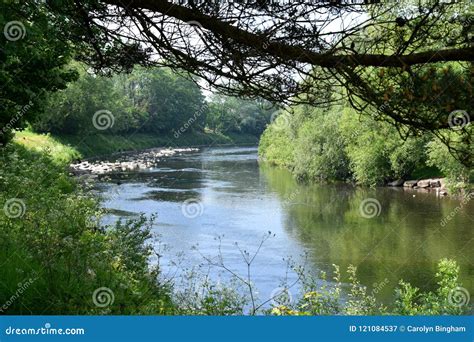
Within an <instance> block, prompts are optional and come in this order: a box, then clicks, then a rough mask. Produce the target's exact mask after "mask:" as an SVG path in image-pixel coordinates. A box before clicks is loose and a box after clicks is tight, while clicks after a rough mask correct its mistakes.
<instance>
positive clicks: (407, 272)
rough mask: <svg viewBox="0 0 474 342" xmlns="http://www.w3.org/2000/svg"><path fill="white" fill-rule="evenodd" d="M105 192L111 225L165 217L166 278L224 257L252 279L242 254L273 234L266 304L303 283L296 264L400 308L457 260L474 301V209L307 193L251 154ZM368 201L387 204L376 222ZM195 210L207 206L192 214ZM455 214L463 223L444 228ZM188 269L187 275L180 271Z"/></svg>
mask: <svg viewBox="0 0 474 342" xmlns="http://www.w3.org/2000/svg"><path fill="white" fill-rule="evenodd" d="M117 178H120V179H121V180H120V184H119V185H118V184H117ZM99 189H100V191H101V192H102V193H103V194H104V198H105V202H104V206H105V207H106V208H109V209H113V211H111V212H112V214H110V215H109V216H108V217H107V218H106V219H107V221H108V222H110V221H112V220H115V219H117V218H118V217H129V216H130V215H132V216H133V215H137V214H138V213H145V214H146V215H151V214H154V213H156V214H157V220H156V222H155V224H154V227H153V231H154V232H156V233H158V234H160V235H161V239H160V240H161V243H162V244H165V245H166V246H167V247H168V250H166V252H165V253H163V257H162V260H161V261H160V263H161V264H162V265H164V266H163V267H164V271H165V274H166V273H168V274H175V273H176V272H178V273H179V271H177V270H178V269H182V268H183V267H193V266H197V265H199V264H202V263H203V261H204V260H203V255H204V256H207V257H211V258H212V257H217V256H218V255H219V254H221V255H222V258H223V260H224V262H225V263H226V265H228V266H229V267H230V268H231V269H232V270H233V271H236V272H238V273H239V274H243V275H245V274H246V272H247V268H246V264H245V262H244V260H243V258H242V255H241V252H240V250H239V247H240V249H245V250H247V251H249V252H250V253H252V252H254V251H256V249H257V248H258V245H259V244H260V242H261V240H262V237H263V236H264V235H265V233H266V232H268V231H271V232H272V233H273V234H275V236H274V237H272V238H270V239H269V240H268V241H266V242H265V244H264V245H263V247H262V249H261V250H260V252H259V253H258V255H257V257H256V258H255V260H254V262H253V264H252V268H251V271H252V280H253V282H254V283H255V285H256V286H257V288H258V291H259V294H260V297H261V298H262V299H266V298H268V297H270V295H271V293H272V291H274V289H275V288H278V287H279V285H280V283H281V280H282V278H284V277H288V278H289V280H290V281H291V280H292V279H295V275H294V274H292V273H290V274H288V273H287V261H285V260H286V259H287V258H289V257H291V258H292V259H293V260H294V261H295V262H296V263H300V264H302V263H306V267H307V268H308V271H309V272H313V273H314V274H318V273H319V271H326V272H328V273H330V272H332V270H333V268H332V264H337V265H340V266H341V269H343V270H344V269H345V268H346V267H347V266H348V265H350V264H353V265H356V266H358V271H359V277H360V280H361V282H362V284H364V285H367V286H368V287H369V290H372V289H373V288H374V287H375V292H376V296H377V297H379V299H380V300H383V301H388V300H390V299H391V297H392V296H393V293H394V288H395V287H396V286H397V283H398V281H399V280H400V279H404V280H407V281H410V282H412V283H413V284H414V285H416V286H418V287H421V288H423V289H431V288H433V286H434V281H435V280H434V279H433V274H434V272H435V266H436V263H437V261H438V260H439V259H441V258H445V257H447V258H453V259H455V260H456V261H457V262H458V263H459V265H460V266H461V271H462V275H461V280H462V282H463V285H464V287H465V288H466V289H468V291H469V292H470V293H471V294H474V265H473V263H474V248H473V245H474V239H473V238H474V235H473V230H472V229H473V226H474V224H473V223H474V203H473V202H474V201H471V202H470V203H467V204H466V205H461V202H460V201H459V200H455V199H451V198H438V197H436V195H434V194H432V193H420V192H416V191H409V190H404V189H401V188H396V189H394V188H378V189H364V188H353V187H350V186H347V185H311V186H304V185H298V184H296V183H295V181H294V180H293V178H292V177H291V175H290V174H289V173H288V172H287V171H285V170H280V169H276V168H272V167H268V166H266V165H259V164H258V163H257V149H256V148H241V147H235V148H209V149H202V150H200V151H199V152H191V153H184V154H181V155H179V156H174V157H170V158H168V159H164V160H163V161H161V162H160V163H159V165H157V166H156V167H153V168H150V169H146V170H141V171H138V172H128V173H122V174H118V175H115V176H112V180H109V181H102V182H101V183H100V184H99ZM368 198H370V199H375V200H377V201H378V202H379V203H380V212H379V215H378V216H375V217H373V218H366V217H363V216H361V214H360V206H361V203H362V202H363V201H364V200H366V199H368ZM186 200H188V201H189V200H192V201H197V202H196V203H197V204H195V205H194V206H188V207H183V203H184V202H185V201H186ZM183 209H187V210H188V214H191V215H188V216H194V215H193V214H194V212H193V210H194V209H197V210H198V212H197V213H198V214H201V215H198V216H197V217H194V218H193V217H186V216H185V215H183ZM452 211H455V212H457V214H456V215H455V216H454V217H453V218H452V219H451V220H449V221H448V222H447V223H446V224H445V225H441V222H442V220H443V219H444V218H445V217H447V216H448V215H449V214H450V213H451V212H452ZM217 237H220V239H216V238H217ZM235 243H238V246H236V245H235ZM193 246H197V247H196V248H193ZM219 246H220V252H219ZM304 255H306V256H304ZM178 260H181V261H180V265H181V266H180V267H176V266H173V265H170V263H172V262H176V261H178ZM211 275H212V276H213V277H215V278H216V279H215V280H217V278H218V277H219V275H218V274H217V273H211ZM220 276H222V277H226V275H225V274H224V275H220Z"/></svg>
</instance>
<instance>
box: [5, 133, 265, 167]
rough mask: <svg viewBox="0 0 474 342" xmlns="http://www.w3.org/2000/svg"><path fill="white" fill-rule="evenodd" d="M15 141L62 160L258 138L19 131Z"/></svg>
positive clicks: (252, 141) (239, 142)
mask: <svg viewBox="0 0 474 342" xmlns="http://www.w3.org/2000/svg"><path fill="white" fill-rule="evenodd" d="M14 141H15V142H17V143H19V144H21V145H23V146H25V147H27V148H30V149H33V150H36V151H41V150H44V149H48V150H50V151H51V152H52V155H53V156H54V158H55V159H56V160H57V161H58V162H61V161H67V160H68V158H69V159H76V158H88V157H93V156H99V155H106V154H111V153H115V152H122V151H133V150H142V149H147V148H152V147H165V146H166V147H188V146H220V145H256V144H257V143H258V138H257V137H255V136H253V135H248V134H228V135H222V134H218V133H211V132H209V133H193V134H183V135H181V136H179V137H178V138H175V137H174V136H173V135H154V134H141V133H140V134H134V135H125V136H124V135H109V134H96V135H86V136H77V135H60V136H57V135H55V136H52V135H50V134H37V133H33V132H30V131H22V132H17V133H16V134H15V138H14Z"/></svg>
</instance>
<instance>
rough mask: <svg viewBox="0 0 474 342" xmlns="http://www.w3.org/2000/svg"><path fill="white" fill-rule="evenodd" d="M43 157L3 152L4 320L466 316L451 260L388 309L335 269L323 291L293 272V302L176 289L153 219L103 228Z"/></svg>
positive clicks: (220, 290)
mask: <svg viewBox="0 0 474 342" xmlns="http://www.w3.org/2000/svg"><path fill="white" fill-rule="evenodd" d="M52 151H53V153H54V151H58V150H57V149H56V150H55V149H53V150H52ZM47 152H48V151H43V152H35V151H29V150H27V149H25V148H24V147H21V146H10V147H8V148H7V149H4V150H2V153H1V155H0V165H1V167H0V203H1V204H2V206H3V210H1V211H0V237H1V239H0V265H1V268H2V273H1V277H0V284H1V291H0V304H1V305H2V306H0V314H189V315H241V314H268V315H331V314H338V315H356V314H357V315H360V314H366V315H374V314H388V313H392V314H403V315H415V314H416V315H438V314H462V313H464V312H465V311H466V309H467V307H466V306H459V305H458V304H459V303H457V302H453V301H452V297H453V296H452V294H453V291H455V290H456V289H457V288H458V287H460V286H461V285H460V284H459V282H458V274H459V268H458V266H457V265H456V263H455V262H453V261H449V260H442V261H441V262H440V264H439V266H438V273H437V274H436V277H437V279H438V288H437V289H436V290H435V291H434V292H421V291H420V290H419V289H416V288H415V287H413V286H411V285H410V284H408V283H405V282H400V285H399V288H398V290H397V293H396V300H395V302H394V303H393V305H391V306H390V307H389V308H386V307H383V306H381V305H380V304H378V303H377V301H376V299H375V297H374V296H373V295H372V294H371V293H367V290H366V288H365V287H364V286H362V285H361V284H360V283H359V281H358V280H357V277H356V269H355V268H353V267H350V268H349V270H348V272H349V274H350V277H349V280H350V288H349V292H348V294H347V295H346V293H347V291H346V290H345V289H344V290H343V284H342V283H341V281H340V279H341V278H340V273H339V269H338V268H336V269H335V274H334V279H333V280H334V281H333V282H329V281H328V282H324V284H326V285H322V286H320V285H316V284H317V283H320V281H319V282H318V281H316V279H315V278H312V277H310V276H309V275H308V274H306V273H305V272H304V270H303V269H301V268H295V271H296V272H297V273H298V274H299V278H300V279H301V285H302V286H301V289H302V294H301V295H300V296H299V299H298V301H296V302H295V303H293V302H288V301H287V300H286V299H285V291H283V293H281V294H276V295H275V297H274V298H270V299H264V300H263V301H262V302H257V299H256V297H257V296H255V293H254V291H255V288H254V287H253V286H252V284H251V279H248V280H246V279H244V278H240V280H239V279H234V282H229V283H227V284H224V285H220V284H216V283H213V282H211V281H209V279H208V278H204V279H202V278H200V276H199V275H198V274H190V275H189V277H187V278H185V279H184V283H185V286H181V287H179V288H178V287H177V288H175V289H174V288H173V284H172V283H171V282H170V281H169V279H168V280H166V279H163V278H162V276H161V274H160V268H159V266H157V267H150V265H149V260H150V257H151V256H152V255H153V253H154V250H153V249H152V246H151V244H150V239H151V238H152V236H151V235H150V228H151V223H152V220H153V219H150V220H147V219H145V218H143V217H140V218H137V219H134V220H129V221H126V222H118V223H116V224H115V225H113V226H108V227H101V226H100V225H99V223H98V219H99V218H100V216H101V210H100V208H99V205H98V202H97V200H96V199H94V198H92V197H90V196H89V195H87V192H84V191H83V190H81V187H79V186H78V184H76V183H75V182H74V181H73V180H72V179H71V178H70V177H69V176H68V175H67V174H66V172H65V171H64V167H63V166H64V165H61V163H58V161H57V159H56V160H55V161H53V160H52V156H51V155H48V153H47ZM50 153H51V150H50ZM12 200H13V201H14V202H11V201H12ZM7 204H8V205H7ZM249 267H250V265H249ZM321 278H323V279H325V275H324V274H323V275H322V276H321V277H320V278H319V279H321ZM242 281H243V283H242ZM250 298H252V301H250ZM271 302H273V303H274V304H273V305H271V304H270V303H271ZM265 304H266V305H265ZM269 306H272V307H271V308H268V307H269ZM249 308H250V309H249Z"/></svg>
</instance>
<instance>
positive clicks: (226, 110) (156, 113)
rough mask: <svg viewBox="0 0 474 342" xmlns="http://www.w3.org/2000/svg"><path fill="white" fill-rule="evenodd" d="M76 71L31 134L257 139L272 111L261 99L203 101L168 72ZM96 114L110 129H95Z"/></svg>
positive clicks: (53, 97)
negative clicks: (197, 135) (216, 135)
mask: <svg viewBox="0 0 474 342" xmlns="http://www.w3.org/2000/svg"><path fill="white" fill-rule="evenodd" d="M75 68H76V69H78V71H79V78H78V80H77V81H76V82H73V83H71V84H70V85H69V86H68V87H67V88H66V89H64V90H60V91H57V92H55V93H51V94H50V95H49V96H48V98H47V100H46V101H45V103H44V104H43V105H44V107H45V109H46V110H45V111H44V113H43V114H42V115H40V116H38V117H37V118H36V119H35V120H34V121H33V122H32V128H33V129H34V130H35V131H38V132H51V133H54V134H73V135H74V134H94V133H111V134H121V133H124V134H127V133H133V132H137V133H138V132H139V133H164V134H166V133H173V132H177V131H179V132H180V134H182V133H193V132H203V131H204V130H206V129H208V130H211V131H214V132H219V133H223V134H226V133H245V134H251V135H255V136H259V135H260V134H261V133H262V132H263V131H264V129H265V127H266V126H267V124H268V123H269V122H270V120H271V114H272V112H274V111H275V108H273V107H272V106H271V105H270V104H269V103H267V102H266V101H263V100H255V101H249V100H242V99H237V98H230V97H226V96H220V95H217V94H215V95H212V96H211V97H210V98H209V99H206V97H205V96H204V94H203V93H202V91H201V89H200V88H199V86H198V85H197V84H196V83H195V82H193V80H191V79H189V78H186V77H184V76H182V75H180V74H178V73H176V72H173V71H171V70H170V69H167V68H148V69H144V68H136V69H135V70H134V71H133V72H131V73H128V74H123V73H122V74H118V75H115V76H113V77H105V76H98V75H96V74H94V73H91V72H90V70H87V69H86V67H85V66H84V65H82V64H77V65H75ZM95 113H99V114H100V113H107V115H108V116H109V118H108V120H109V122H108V125H107V126H105V127H99V128H98V127H97V125H95V122H94V120H95V119H94V114H95ZM99 126H100V125H99ZM102 129H103V131H101V130H102Z"/></svg>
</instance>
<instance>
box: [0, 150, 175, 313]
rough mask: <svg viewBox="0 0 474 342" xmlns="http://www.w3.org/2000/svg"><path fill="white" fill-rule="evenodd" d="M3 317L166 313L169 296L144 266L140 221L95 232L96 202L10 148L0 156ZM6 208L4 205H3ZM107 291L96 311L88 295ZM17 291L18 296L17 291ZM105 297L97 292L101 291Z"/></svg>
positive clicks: (144, 232)
mask: <svg viewBox="0 0 474 342" xmlns="http://www.w3.org/2000/svg"><path fill="white" fill-rule="evenodd" d="M0 164H1V167H0V202H1V203H2V206H4V205H5V206H4V210H2V211H0V236H1V240H0V265H2V266H1V267H2V277H1V279H0V281H1V284H2V290H1V292H0V303H2V304H4V306H5V305H6V307H3V308H2V312H3V311H5V312H6V313H9V314H10V313H11V314H14V313H16V314H32V313H33V314H53V313H54V314H68V313H69V314H100V313H108V314H140V313H142V314H144V313H156V314H166V313H169V312H170V311H171V310H172V305H171V299H170V292H169V290H168V289H167V288H166V287H164V286H158V284H157V282H156V278H157V270H151V269H149V266H148V258H149V256H150V253H151V249H150V247H149V246H148V245H147V244H146V241H147V240H148V239H149V238H150V233H149V225H147V221H146V220H145V219H143V218H141V219H139V220H137V221H133V222H132V221H130V222H126V223H120V222H119V223H117V225H115V226H113V227H105V228H103V227H100V226H99V225H98V222H97V218H98V217H99V216H100V209H99V207H98V203H97V200H95V199H94V198H91V197H90V196H88V195H87V194H85V193H83V192H82V191H80V190H79V189H78V188H77V185H76V184H75V183H74V182H73V181H72V179H71V178H70V177H68V175H67V174H66V173H65V171H64V168H63V167H62V166H59V165H57V164H56V163H54V162H52V160H51V159H50V158H49V157H48V156H47V155H44V154H42V153H36V152H31V151H27V150H26V149H24V148H20V147H16V148H15V149H13V148H11V147H10V148H8V149H5V150H2V153H1V155H0ZM7 203H8V205H7ZM104 287H106V288H110V289H112V291H113V297H114V298H113V305H110V306H107V307H100V306H97V305H95V303H94V299H95V301H96V302H97V300H99V304H100V300H105V299H106V298H105V297H97V296H96V298H94V296H93V294H94V291H96V290H97V289H100V288H104ZM19 293H20V294H19ZM102 296H104V294H102Z"/></svg>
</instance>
